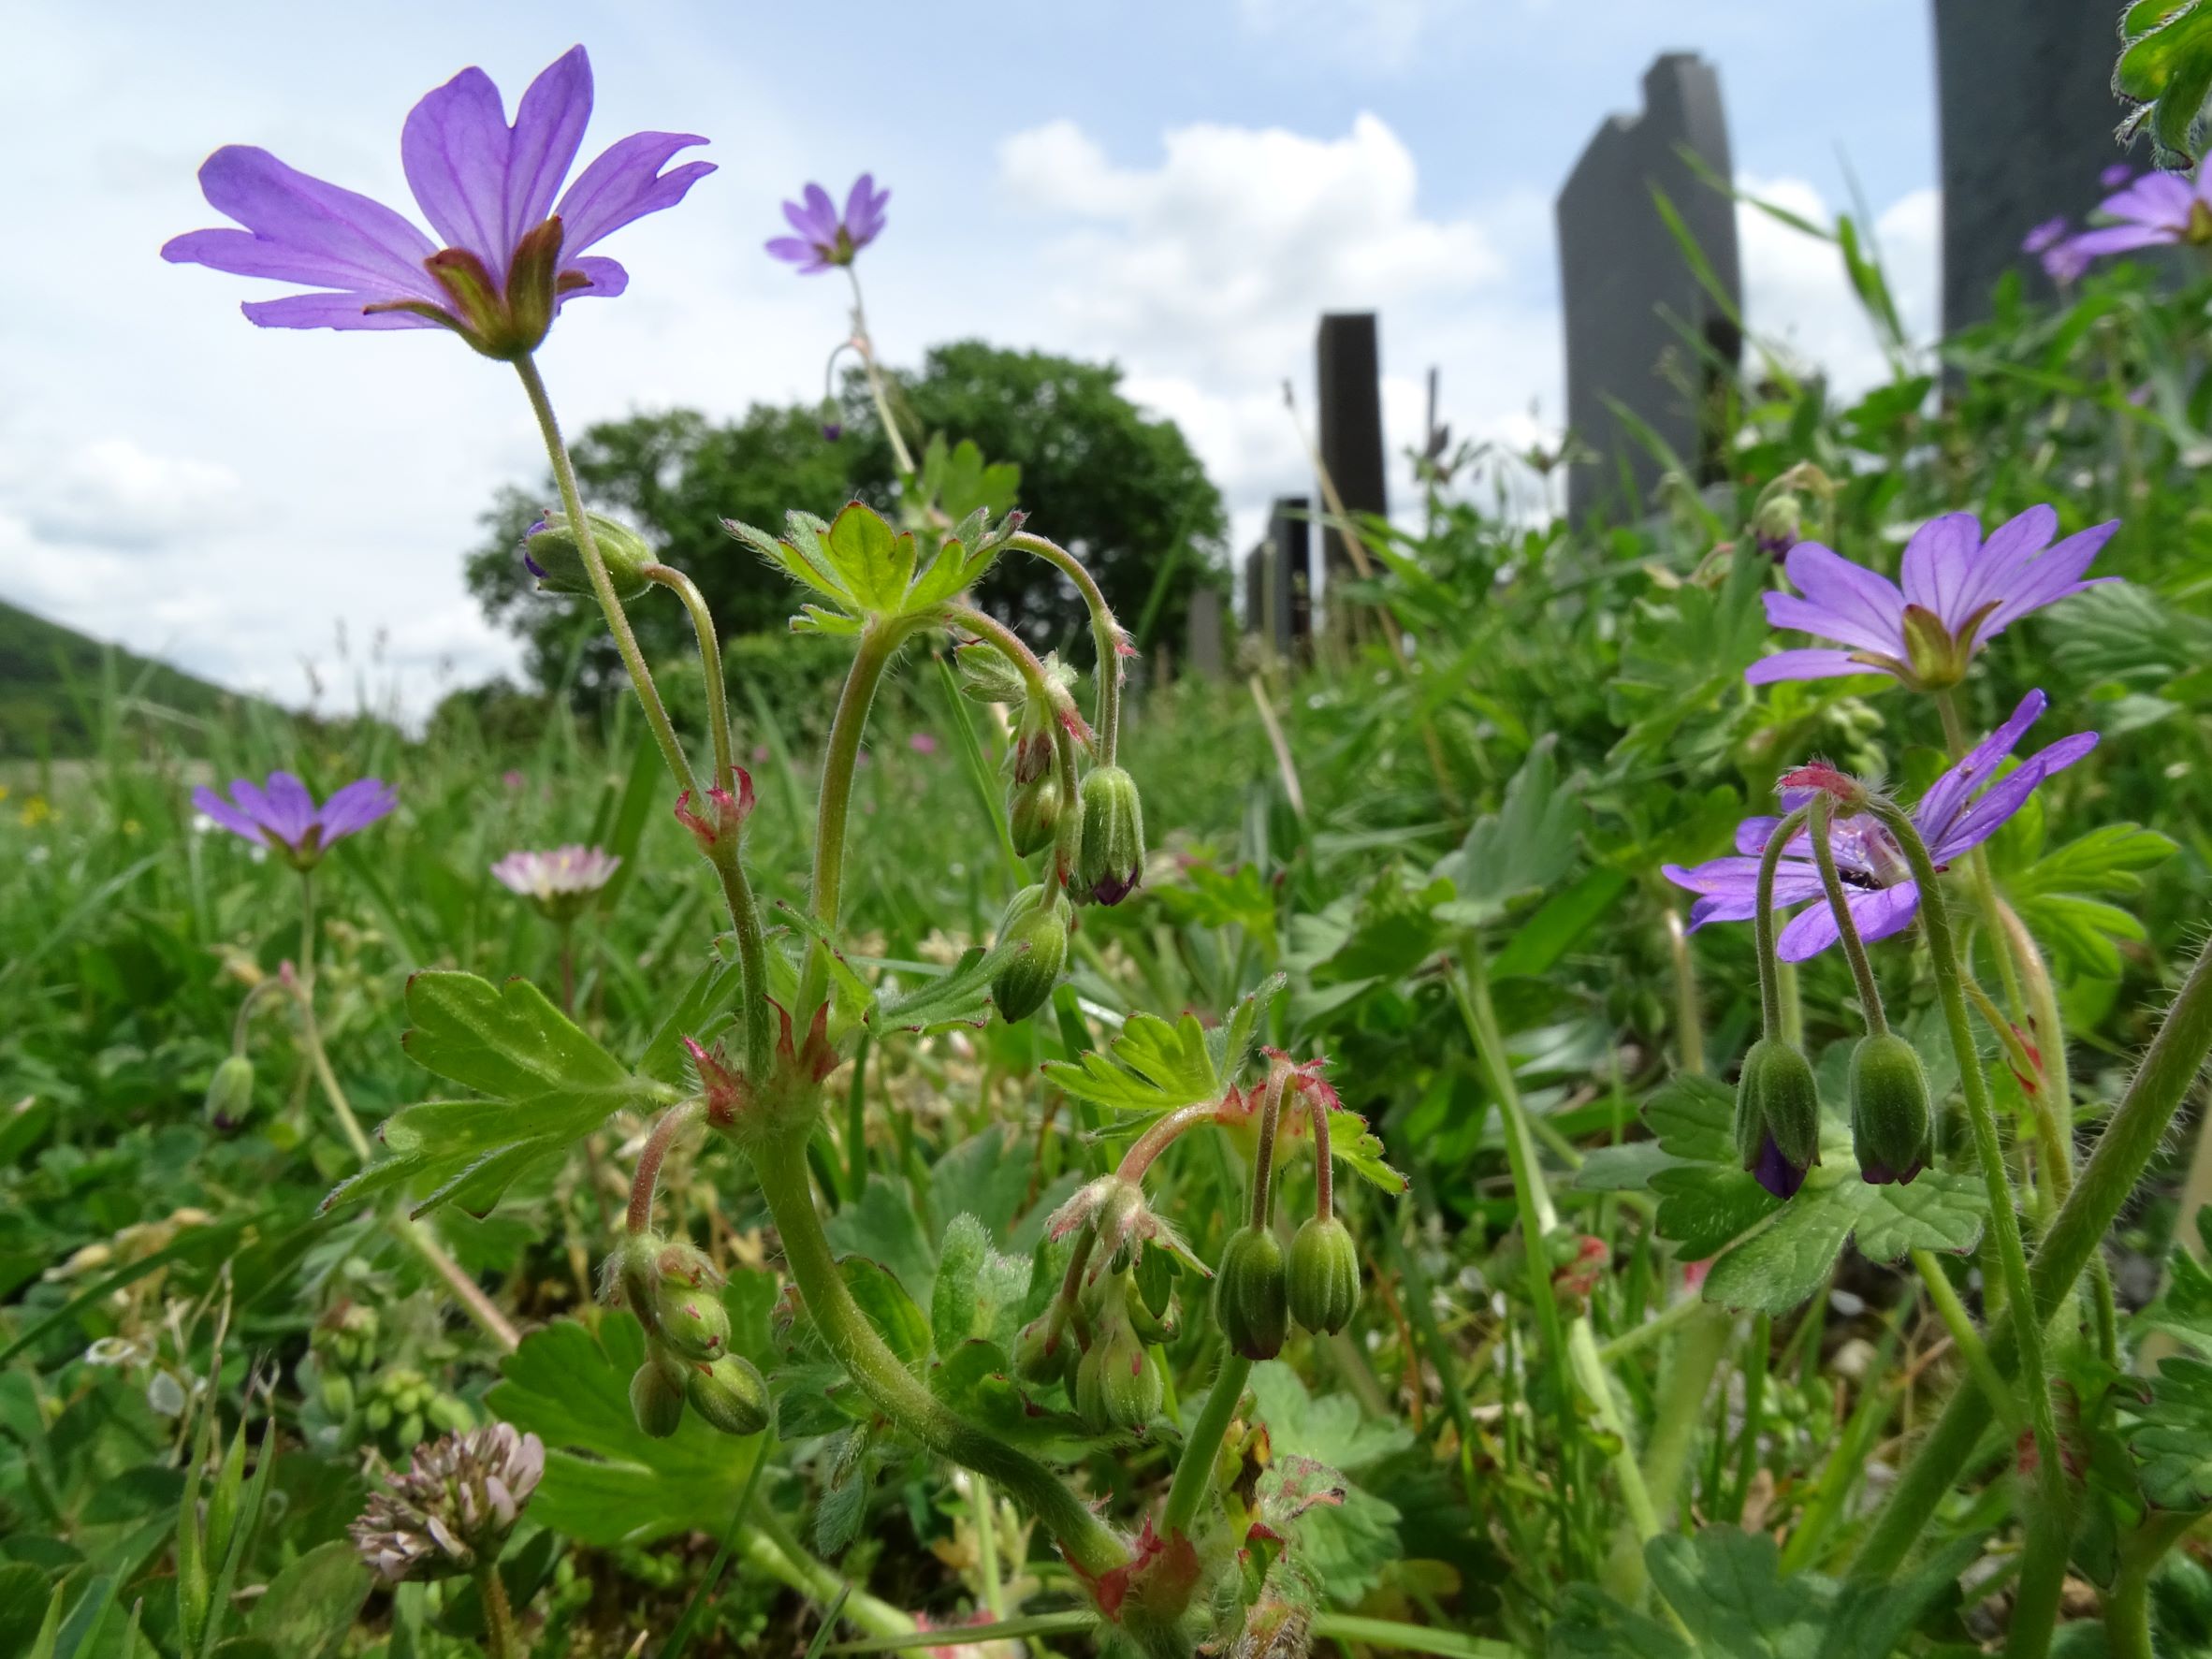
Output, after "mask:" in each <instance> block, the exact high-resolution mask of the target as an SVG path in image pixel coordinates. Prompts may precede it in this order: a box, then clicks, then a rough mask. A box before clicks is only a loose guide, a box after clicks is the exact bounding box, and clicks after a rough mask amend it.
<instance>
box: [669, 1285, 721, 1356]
mask: <svg viewBox="0 0 2212 1659" xmlns="http://www.w3.org/2000/svg"><path fill="white" fill-rule="evenodd" d="M653 1317H654V1321H655V1323H656V1326H657V1327H658V1334H659V1336H660V1338H661V1340H662V1342H664V1343H666V1344H667V1345H668V1347H669V1350H670V1351H671V1352H672V1353H674V1354H675V1355H676V1356H677V1358H678V1359H683V1360H690V1361H694V1362H696V1363H698V1364H702V1365H711V1364H713V1363H714V1361H717V1360H719V1359H720V1358H721V1357H722V1356H723V1355H724V1354H726V1353H728V1352H729V1351H730V1313H729V1310H728V1309H727V1308H725V1307H724V1306H722V1299H721V1298H720V1296H718V1295H716V1294H715V1293H714V1292H713V1291H712V1290H711V1289H708V1288H704V1287H701V1288H692V1287H691V1286H689V1285H686V1284H684V1283H683V1282H682V1281H680V1280H677V1279H664V1280H662V1284H661V1289H660V1293H659V1296H658V1297H657V1299H656V1300H655V1302H654V1304H653Z"/></svg>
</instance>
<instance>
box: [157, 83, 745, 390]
mask: <svg viewBox="0 0 2212 1659" xmlns="http://www.w3.org/2000/svg"><path fill="white" fill-rule="evenodd" d="M590 114H591V62H590V60H589V58H588V57H586V56H585V53H584V49H583V48H582V47H580V46H579V47H576V48H575V49H574V50H572V51H569V52H568V53H567V54H565V55H564V56H562V57H560V58H559V59H557V60H555V62H554V63H553V65H551V66H550V67H549V68H547V69H546V71H545V73H544V74H542V75H540V76H539V77H538V78H537V79H536V80H533V81H532V82H531V86H530V90H529V91H528V92H526V93H524V94H523V95H522V103H521V105H520V107H519V108H518V109H517V110H516V113H515V124H514V125H513V126H509V125H508V124H507V118H506V111H505V109H504V108H503V107H502V103H501V100H500V92H499V88H498V87H496V86H494V85H493V84H492V81H491V77H489V76H488V75H487V74H485V73H484V71H483V70H481V69H463V70H462V71H461V72H460V73H459V74H458V75H456V76H455V77H454V78H453V79H452V80H449V81H447V82H446V83H445V84H444V86H442V87H440V88H438V89H437V91H435V92H433V93H430V94H429V95H427V96H425V97H424V98H423V100H422V101H421V102H420V103H418V104H416V105H415V108H414V109H413V110H411V111H410V112H409V113H408V116H407V124H406V125H405V126H404V127H403V128H402V129H401V131H400V161H401V163H402V165H403V166H404V167H405V168H406V172H407V182H408V184H409V186H410V187H411V188H412V189H413V190H414V192H415V200H416V202H417V203H419V204H420V205H421V208H422V211H423V215H424V217H426V218H427V219H429V222H430V225H431V227H432V228H433V229H435V230H436V231H437V233H438V235H439V236H440V237H441V238H442V239H443V240H444V247H442V248H441V247H440V246H439V245H438V243H436V242H433V241H431V240H430V239H429V237H427V236H425V235H423V233H422V232H421V231H420V230H419V229H417V228H416V227H415V224H414V222H413V221H411V220H409V219H407V218H405V217H404V216H402V215H401V214H400V213H397V212H394V211H392V210H391V209H390V208H387V207H386V206H385V205H384V204H383V203H381V202H376V201H371V199H370V198H369V197H367V196H357V195H356V194H355V193H354V192H353V191H350V190H342V189H340V188H339V187H338V186H337V185H335V184H326V183H324V182H322V181H321V180H319V179H311V178H309V177H308V176H307V175H306V174H305V173H302V172H298V171H296V170H295V169H293V168H291V167H286V166H285V165H284V163H283V162H281V161H279V160H278V159H277V158H276V157H275V156H273V155H271V154H269V152H268V151H266V150H258V149H255V148H253V147H252V146H249V145H243V144H229V145H226V146H225V147H224V148H222V149H221V150H218V151H216V152H215V153H214V154H213V155H211V156H210V157H209V158H208V160H207V162H206V164H205V165H204V166H202V167H201V168H200V169H199V182H200V188H201V189H202V190H203V191H204V192H205V193H206V195H207V198H208V202H209V204H210V205H211V206H212V207H215V208H219V209H221V210H222V211H224V212H226V213H227V214H229V215H230V217H231V218H233V219H235V220H237V221H238V222H239V224H240V225H242V226H245V228H244V229H242V230H234V229H228V228H225V229H219V230H195V231H191V232H188V233H187V234H185V235H183V236H180V237H177V238H175V239H173V240H171V241H169V242H168V244H167V246H165V247H164V248H163V249H162V251H161V256H162V257H163V258H164V259H167V260H170V261H172V262H177V263H188V264H196V265H206V266H211V267H212V268H213V269H216V270H226V271H229V272H231V273H232V274H234V275H237V276H251V277H271V278H274V279H276V280H277V281H279V282H287V283H302V284H307V285H308V286H310V287H312V288H314V289H317V290H321V291H320V292H316V293H312V294H292V295H287V296H286V297H284V298H281V299H265V300H257V301H252V302H249V303H248V304H246V305H245V306H244V307H243V310H244V311H245V313H246V316H247V317H248V318H249V319H250V320H251V321H253V322H255V323H258V324H259V325H261V327H265V328H428V327H441V328H451V329H453V330H454V331H455V332H456V333H458V334H459V335H460V336H461V337H462V338H463V339H464V340H466V341H467V342H469V343H470V344H471V345H473V346H474V347H475V348H476V349H477V350H478V351H480V352H483V353H484V354H485V355H486V356H488V357H521V356H522V355H524V354H525V353H527V352H529V351H531V350H532V349H533V348H534V347H535V346H536V345H537V343H538V342H540V341H541V340H543V339H544V338H545V337H546V329H547V328H548V327H551V325H552V322H553V314H554V313H556V312H557V311H559V310H560V306H561V304H562V302H563V301H564V300H566V299H568V298H571V297H572V296H574V295H578V294H593V295H601V296H613V295H616V294H619V293H620V292H621V291H622V290H623V289H624V288H625V287H626V286H628V285H629V282H630V277H629V273H628V272H626V271H625V270H624V269H622V268H621V266H619V265H618V264H617V263H615V261H614V260H612V259H608V258H604V257H602V256H600V255H586V254H585V252H584V250H585V249H586V248H589V247H590V246H592V245H593V244H594V243H596V242H599V241H600V240H604V238H605V237H606V236H607V235H609V234H610V233H611V232H613V231H616V230H619V229H620V228H621V227H622V226H625V225H627V224H629V223H630V222H631V221H632V220H633V219H638V218H642V217H643V216H644V215H646V214H648V213H653V212H658V211H660V210H662V208H668V207H674V206H675V205H676V204H677V202H678V201H681V200H682V199H683V196H684V193H685V192H686V191H688V190H690V189H691V186H692V184H694V183H695V182H697V181H698V180H699V179H701V178H702V177H704V176H705V175H706V174H707V173H710V172H712V171H713V170H714V167H713V164H712V163H710V162H704V161H691V162H686V163H684V164H683V165H682V166H681V167H670V168H669V169H668V170H667V171H666V172H662V170H661V169H662V167H663V166H665V165H666V163H667V162H668V160H669V158H670V157H671V156H673V155H674V154H675V153H677V151H679V150H685V149H689V148H690V147H691V145H693V144H704V143H705V142H706V139H704V138H699V137H697V136H695V135H693V134H691V133H633V134H631V136H630V137H628V138H622V139H619V140H618V141H617V142H616V143H614V144H613V145H611V146H609V147H608V148H607V149H606V150H604V152H602V153H601V154H600V156H599V158H598V159H597V160H596V161H594V162H592V163H591V165H590V166H589V167H586V168H585V169H584V170H583V172H582V173H581V174H579V175H578V176H577V178H576V181H575V183H573V184H571V185H570V186H569V187H568V190H567V192H566V194H564V195H560V199H559V201H558V203H557V202H556V201H555V199H554V198H555V196H556V194H557V193H559V192H560V185H561V182H562V181H563V180H564V179H566V178H567V177H568V171H569V167H570V166H571V165H572V164H573V163H574V162H575V158H576V151H577V149H578V147H579V146H580V145H581V144H582V143H583V139H584V124H585V123H586V122H587V121H588V120H589V118H590Z"/></svg>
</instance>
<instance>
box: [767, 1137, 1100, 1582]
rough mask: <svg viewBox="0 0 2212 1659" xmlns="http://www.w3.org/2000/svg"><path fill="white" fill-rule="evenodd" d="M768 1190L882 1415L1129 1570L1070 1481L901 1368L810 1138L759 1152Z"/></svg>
mask: <svg viewBox="0 0 2212 1659" xmlns="http://www.w3.org/2000/svg"><path fill="white" fill-rule="evenodd" d="M749 1150H750V1152H751V1155H752V1160H753V1168H754V1170H755V1171H757V1172H758V1173H759V1176H760V1183H761V1193H762V1196H763V1197H764V1198H765V1199H766V1201H767V1203H768V1210H769V1214H770V1215H773V1216H774V1217H775V1221H776V1230H777V1233H778V1235H779V1237H780V1238H781V1240H782V1241H783V1254H784V1259H785V1261H786V1262H787V1263H788V1264H789V1266H790V1268H791V1273H792V1278H793V1281H794V1282H795V1283H796V1284H797V1285H798V1288H799V1294H800V1296H801V1297H803V1298H804V1299H805V1301H806V1304H807V1311H808V1315H809V1316H810V1317H812V1319H813V1321H814V1328H815V1330H816V1331H817V1332H819V1333H820V1334H821V1336H822V1341H823V1343H824V1344H825V1345H826V1346H828V1348H829V1350H830V1352H831V1353H832V1354H833V1355H834V1356H835V1357H836V1358H837V1362H838V1363H839V1364H840V1365H842V1366H843V1367H844V1369H845V1372H846V1375H849V1376H851V1378H852V1380H853V1381H854V1382H855V1383H857V1384H859V1385H860V1389H861V1391H862V1392H863V1393H865V1394H866V1395H867V1397H868V1398H869V1399H870V1400H871V1401H873V1402H874V1403H875V1404H876V1406H877V1408H878V1409H879V1410H880V1411H881V1412H882V1413H883V1415H884V1416H886V1417H887V1418H889V1419H891V1420H892V1422H894V1423H895V1424H896V1425H897V1426H898V1427H899V1428H900V1429H902V1430H904V1431H905V1432H906V1433H909V1434H911V1435H912V1436H913V1437H914V1438H915V1439H916V1440H918V1441H920V1442H921V1443H922V1444H923V1445H924V1446H926V1447H927V1448H929V1449H930V1450H932V1451H934V1452H936V1453H938V1455H939V1456H940V1457H946V1458H950V1459H951V1460H952V1461H953V1462H954V1463H959V1464H961V1465H963V1466H964V1467H966V1468H968V1469H970V1470H972V1471H974V1472H975V1473H977V1474H981V1475H985V1476H988V1477H990V1478H991V1479H992V1480H994V1481H996V1482H997V1484H998V1485H1000V1486H1002V1487H1004V1488H1005V1489H1006V1490H1007V1492H1010V1493H1011V1495H1012V1496H1013V1497H1014V1498H1015V1499H1016V1500H1017V1501H1018V1502H1020V1503H1022V1504H1023V1505H1025V1506H1026V1507H1027V1508H1028V1510H1029V1511H1030V1513H1031V1514H1033V1515H1035V1516H1036V1517H1037V1518H1038V1520H1039V1521H1041V1522H1043V1524H1044V1527H1045V1529H1046V1530H1047V1531H1048V1532H1050V1533H1051V1534H1052V1535H1053V1537H1054V1538H1055V1541H1057V1543H1058V1544H1059V1546H1060V1548H1061V1550H1064V1551H1065V1552H1066V1554H1067V1556H1068V1559H1069V1560H1070V1562H1071V1563H1072V1564H1074V1565H1075V1566H1076V1567H1077V1568H1078V1569H1079V1570H1080V1571H1081V1572H1083V1573H1084V1575H1085V1576H1086V1577H1089V1578H1092V1579H1096V1578H1099V1576H1101V1575H1102V1574H1105V1573H1108V1572H1111V1571H1112V1570H1113V1569H1114V1568H1115V1567H1119V1566H1125V1565H1127V1564H1128V1559H1129V1556H1128V1550H1127V1549H1125V1548H1124V1547H1123V1545H1122V1543H1121V1541H1120V1540H1119V1539H1118V1538H1116V1537H1115V1536H1114V1535H1113V1533H1112V1532H1110V1531H1108V1530H1107V1528H1106V1526H1105V1525H1104V1523H1103V1522H1101V1521H1099V1518H1098V1517H1097V1516H1095V1515H1093V1514H1092V1513H1091V1511H1090V1507H1089V1506H1088V1505H1086V1504H1085V1503H1084V1500H1083V1499H1082V1498H1081V1497H1080V1496H1079V1495H1078V1494H1077V1493H1076V1492H1074V1491H1073V1489H1071V1488H1070V1487H1069V1486H1068V1484H1067V1483H1066V1482H1065V1481H1063V1480H1061V1479H1060V1478H1059V1477H1057V1476H1055V1474H1054V1473H1053V1472H1052V1471H1051V1470H1050V1469H1048V1468H1046V1467H1045V1466H1044V1465H1043V1464H1042V1463H1039V1462H1037V1461H1036V1460H1035V1459H1034V1458H1032V1457H1030V1456H1029V1454H1028V1453H1026V1452H1025V1451H1022V1450H1019V1449H1018V1448H1014V1447H1012V1446H1010V1445H1008V1444H1007V1443H1006V1442H1005V1441H1004V1440H1002V1439H1000V1438H999V1437H997V1436H996V1435H993V1434H990V1433H985V1432H984V1431H983V1430H982V1429H979V1428H976V1427H974V1426H973V1425H972V1424H969V1423H968V1422H965V1421H963V1420H962V1419H960V1418H959V1417H957V1416H955V1415H954V1414H953V1412H952V1411H951V1410H949V1409H948V1408H947V1407H946V1405H945V1404H944V1403H943V1402H942V1401H940V1400H939V1399H938V1397H937V1396H936V1395H935V1394H932V1393H931V1392H930V1391H929V1390H928V1389H927V1388H926V1387H924V1385H923V1383H922V1381H921V1379H920V1378H918V1377H916V1376H915V1375H913V1373H911V1372H910V1371H909V1370H908V1369H907V1368H906V1367H905V1366H904V1365H902V1364H900V1363H899V1361H898V1356H897V1355H895V1354H894V1353H893V1352H892V1351H891V1349H890V1347H889V1346H886V1345H885V1343H884V1341H883V1339H882V1337H881V1336H880V1335H879V1334H878V1333H877V1331H876V1328H875V1326H873V1325H872V1324H870V1323H869V1322H868V1318H867V1316H866V1314H864V1313H862V1312H861V1310H860V1305H859V1303H857V1302H854V1301H853V1300H852V1292H851V1290H850V1289H848V1288H846V1285H845V1278H844V1274H843V1273H841V1272H840V1271H839V1270H838V1267H837V1258H836V1257H835V1256H834V1255H832V1254H831V1251H830V1244H829V1238H828V1236H827V1235H826V1234H825V1233H824V1232H823V1231H822V1218H821V1216H820V1215H818V1214H817V1213H816V1211H815V1208H814V1192H813V1186H812V1185H811V1182H810V1178H809V1171H808V1167H807V1148H806V1140H805V1138H804V1137H803V1136H797V1135H786V1136H782V1137H779V1138H777V1139H773V1140H768V1141H764V1142H758V1143H756V1144H754V1145H753V1146H752V1147H751V1148H750V1149H749Z"/></svg>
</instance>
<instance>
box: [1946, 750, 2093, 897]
mask: <svg viewBox="0 0 2212 1659" xmlns="http://www.w3.org/2000/svg"><path fill="white" fill-rule="evenodd" d="M2096 747H2097V734H2096V733H2094V732H2076V733H2075V734H2074V735H2073V736H2071V737H2061V738H2059V741H2058V742H2056V743H2054V744H2052V745H2051V746H2050V747H2049V748H2048V749H2042V750H2040V751H2038V752H2037V753H2035V754H2033V755H2030V757H2029V758H2028V759H2027V760H2025V761H2022V762H2021V763H2020V764H2019V765H2017V766H2016V767H2015V768H2014V769H2013V770H2012V771H2010V772H2008V773H2006V774H2005V775H2004V777H2002V778H2001V779H1998V781H1997V782H1996V783H1994V784H1992V785H1991V786H1990V788H1989V791H1988V793H1986V794H1985V795H1983V796H1982V798H1981V799H1980V800H1978V801H1976V802H1975V803H1974V804H1973V805H1972V807H1969V808H1967V809H1966V811H1965V812H1964V813H1963V814H1962V815H1961V816H1960V817H1959V819H1958V821H1957V822H1956V823H1954V824H1953V825H1952V826H1951V829H1950V833H1949V834H1947V835H1945V836H1943V837H1942V838H1941V839H1940V840H1935V839H1932V838H1931V839H1930V843H1929V848H1928V856H1929V857H1931V858H1933V859H1934V860H1935V861H1936V862H1937V863H1939V864H1949V863H1950V862H1951V861H1952V860H1953V859H1956V858H1957V857H1959V856H1961V855H1962V854H1964V853H1966V852H1969V851H1972V850H1973V849H1974V848H1976V847H1979V846H1980V845H1981V844H1982V843H1983V842H1984V841H1986V840H1987V839H1988V838H1989V837H1991V836H1993V835H1995V834H1996V833H1997V832H1998V831H1999V830H2001V829H2002V828H2003V827H2004V824H2005V821H2006V820H2008V819H2010V818H2011V817H2012V816H2013V814H2014V813H2016V812H2017V811H2019V809H2020V808H2022V807H2025V806H2026V805H2027V804H2028V797H2029V796H2030V795H2031V794H2033V793H2035V791H2036V788H2037V787H2038V786H2039V785H2040V784H2041V783H2042V782H2043V780H2044V779H2046V778H2048V777H2050V776H2051V775H2052V774H2053V773H2055V772H2063V771H2064V770H2065V769H2066V768H2067V767H2069V766H2071V765H2073V764H2074V762H2076V761H2078V760H2080V759H2081V757H2082V756H2084V755H2085V754H2088V752H2089V750H2090V749H2094V748H2096Z"/></svg>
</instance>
